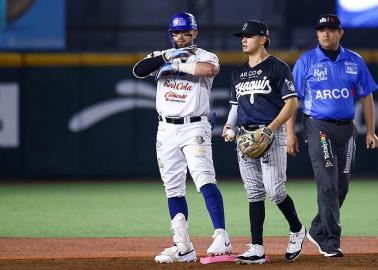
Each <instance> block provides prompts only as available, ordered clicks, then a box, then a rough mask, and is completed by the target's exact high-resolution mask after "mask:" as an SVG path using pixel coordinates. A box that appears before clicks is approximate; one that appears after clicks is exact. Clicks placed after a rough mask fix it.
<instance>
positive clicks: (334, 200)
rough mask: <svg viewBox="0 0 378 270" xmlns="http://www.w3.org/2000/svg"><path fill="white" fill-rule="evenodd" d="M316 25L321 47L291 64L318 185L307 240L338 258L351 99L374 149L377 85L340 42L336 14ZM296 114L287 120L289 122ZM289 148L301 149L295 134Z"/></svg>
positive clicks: (351, 134)
mask: <svg viewBox="0 0 378 270" xmlns="http://www.w3.org/2000/svg"><path fill="white" fill-rule="evenodd" d="M316 30H317V31H316V34H317V37H318V41H319V46H318V47H317V48H315V49H312V50H310V51H307V52H305V53H304V54H303V55H302V56H301V57H300V58H299V59H298V61H297V62H296V64H295V66H294V69H293V74H294V80H295V85H296V89H297V92H298V98H299V99H300V100H301V101H303V102H302V104H301V111H302V113H303V117H304V118H303V133H304V137H305V141H306V144H307V150H308V154H309V157H310V160H311V163H312V168H313V171H314V175H315V180H316V185H317V203H318V213H317V214H316V216H315V217H314V219H313V220H312V223H311V227H310V229H309V232H308V239H309V240H310V241H311V242H313V243H314V244H315V245H316V246H317V247H318V248H319V252H320V253H321V254H322V255H324V256H325V257H342V256H343V252H342V250H341V249H340V237H341V226H340V210H339V209H340V207H341V206H342V204H343V202H344V200H345V197H346V194H347V192H348V189H349V182H350V179H351V177H352V170H353V162H354V153H355V136H356V135H355V127H354V125H353V119H354V114H355V111H354V101H355V99H357V98H360V99H361V104H362V107H363V112H364V117H365V122H366V126H367V132H366V147H367V148H372V149H373V148H377V147H378V137H377V136H376V135H375V112H374V100H373V96H372V92H374V91H376V90H377V88H378V86H377V84H376V83H375V82H374V80H373V78H372V76H371V74H370V72H369V70H368V69H367V67H366V64H365V63H364V61H363V59H362V58H361V56H359V55H358V54H357V53H355V52H353V51H350V50H347V49H344V48H343V47H342V46H340V44H339V43H340V39H341V38H342V36H343V34H344V30H343V29H342V27H341V22H340V20H339V18H338V17H337V16H336V15H333V14H324V15H321V16H320V17H319V19H318V22H317V25H316ZM294 119H295V117H294V116H293V117H292V119H290V120H289V122H288V123H291V125H292V126H294V122H295V121H294ZM290 148H292V151H294V152H295V151H298V150H299V148H298V142H297V139H296V138H295V140H294V141H293V143H292V145H291V146H290Z"/></svg>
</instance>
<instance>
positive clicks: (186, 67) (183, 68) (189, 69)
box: [178, 63, 196, 75]
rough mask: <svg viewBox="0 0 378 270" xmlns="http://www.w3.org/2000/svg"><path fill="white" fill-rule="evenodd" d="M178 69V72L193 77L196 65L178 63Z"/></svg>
mask: <svg viewBox="0 0 378 270" xmlns="http://www.w3.org/2000/svg"><path fill="white" fill-rule="evenodd" d="M178 68H179V71H180V72H184V73H187V74H191V75H194V73H195V72H196V63H179V65H178Z"/></svg>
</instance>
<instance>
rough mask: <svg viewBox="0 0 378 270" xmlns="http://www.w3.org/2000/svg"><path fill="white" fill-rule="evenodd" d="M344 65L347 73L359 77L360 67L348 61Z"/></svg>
mask: <svg viewBox="0 0 378 270" xmlns="http://www.w3.org/2000/svg"><path fill="white" fill-rule="evenodd" d="M344 64H345V73H347V74H352V75H357V72H358V67H357V64H356V63H353V62H348V61H346V62H345V63H344Z"/></svg>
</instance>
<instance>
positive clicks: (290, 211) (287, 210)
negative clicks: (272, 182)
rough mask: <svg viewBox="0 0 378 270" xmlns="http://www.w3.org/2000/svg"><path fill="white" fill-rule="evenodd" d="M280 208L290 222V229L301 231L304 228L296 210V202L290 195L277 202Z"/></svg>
mask: <svg viewBox="0 0 378 270" xmlns="http://www.w3.org/2000/svg"><path fill="white" fill-rule="evenodd" d="M277 206H278V208H279V209H280V210H281V212H282V214H284V216H285V218H286V220H287V222H289V226H290V231H292V232H299V231H300V230H301V228H302V223H301V222H300V221H299V219H298V215H297V212H296V211H295V207H294V202H293V200H292V199H291V198H290V196H289V195H287V196H286V198H285V200H283V201H282V202H281V203H279V204H277Z"/></svg>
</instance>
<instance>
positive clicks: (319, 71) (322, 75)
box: [314, 66, 328, 81]
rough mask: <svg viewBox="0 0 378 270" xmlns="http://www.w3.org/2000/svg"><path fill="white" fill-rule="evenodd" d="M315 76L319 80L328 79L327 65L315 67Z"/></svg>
mask: <svg viewBox="0 0 378 270" xmlns="http://www.w3.org/2000/svg"><path fill="white" fill-rule="evenodd" d="M314 77H315V78H316V80H318V81H326V80H327V79H328V71H327V67H325V66H320V67H317V68H314Z"/></svg>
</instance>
